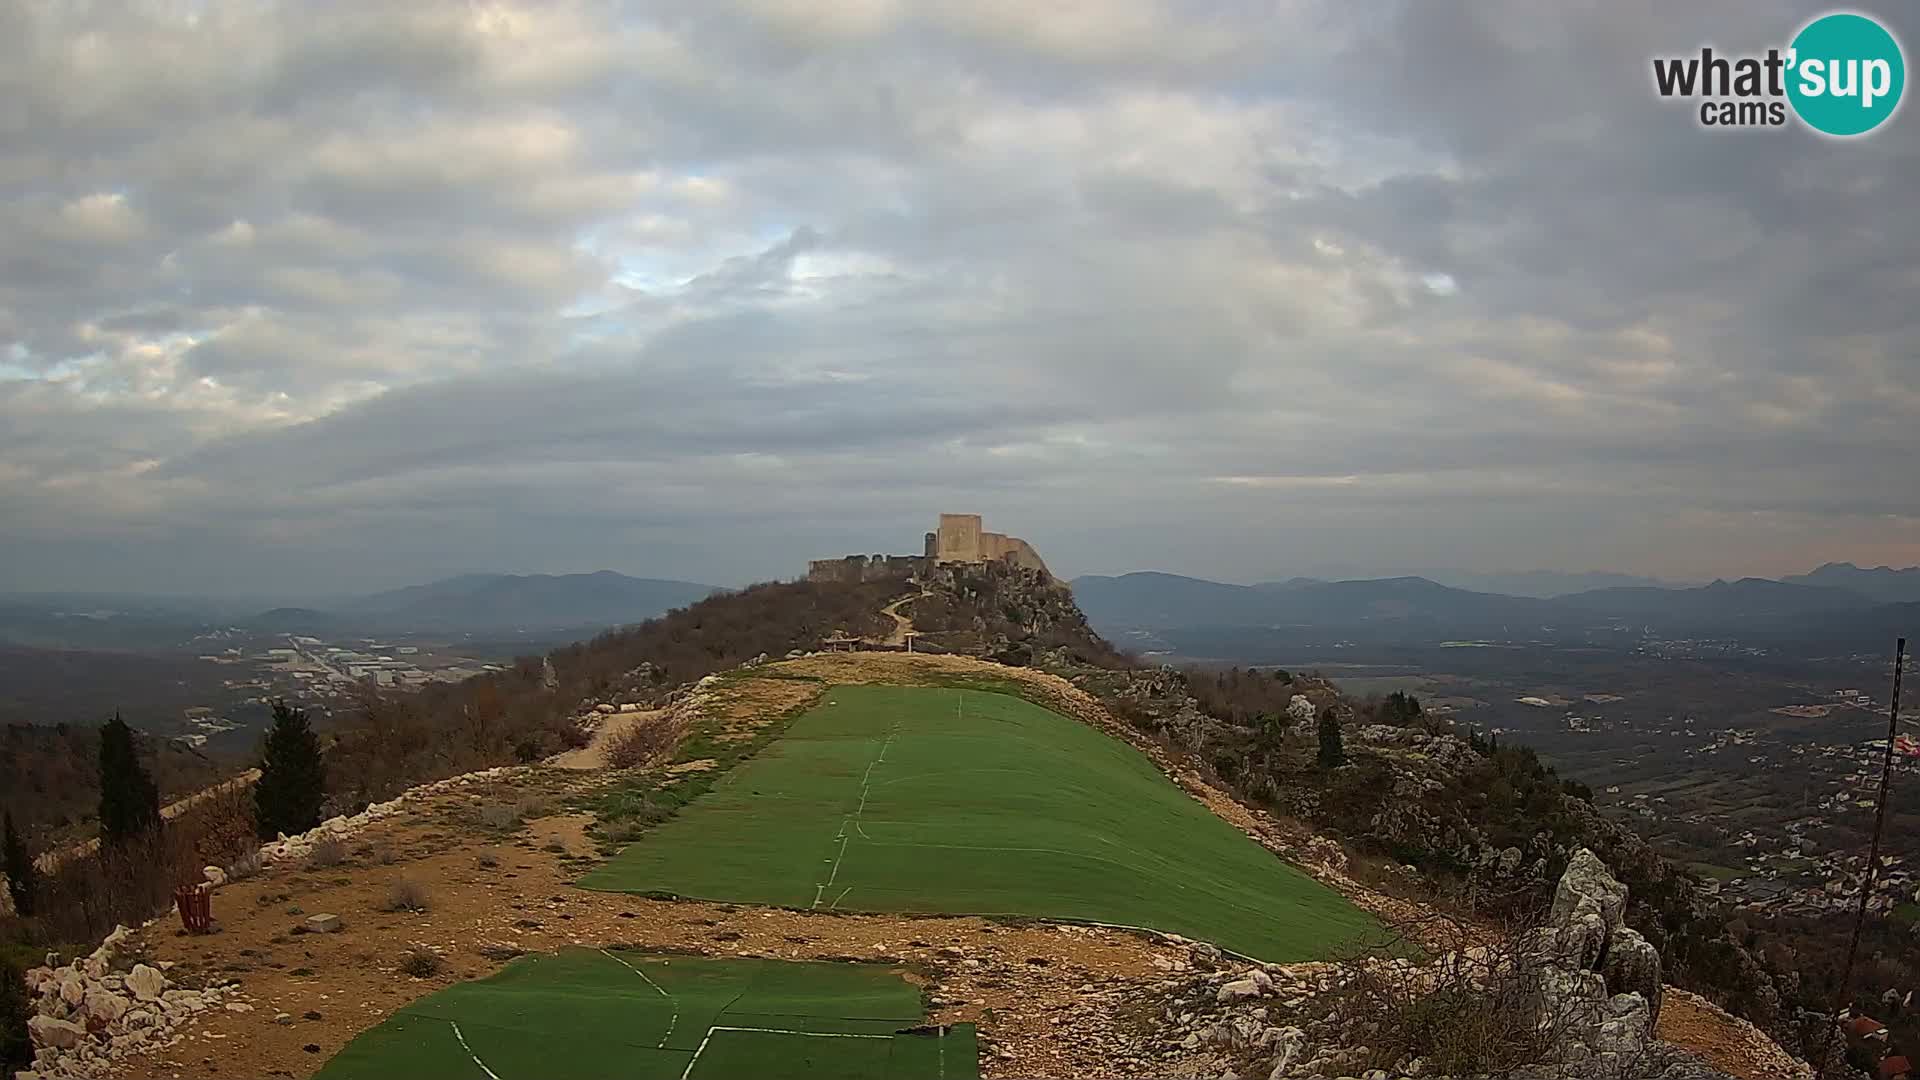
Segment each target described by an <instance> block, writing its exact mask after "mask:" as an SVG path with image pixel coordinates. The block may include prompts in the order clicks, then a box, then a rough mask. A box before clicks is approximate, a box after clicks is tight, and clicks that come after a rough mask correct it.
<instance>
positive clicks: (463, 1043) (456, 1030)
mask: <svg viewBox="0 0 1920 1080" xmlns="http://www.w3.org/2000/svg"><path fill="white" fill-rule="evenodd" d="M447 1026H448V1027H451V1028H452V1029H453V1037H454V1038H456V1039H459V1040H460V1049H462V1050H465V1051H466V1052H467V1056H468V1057H470V1058H472V1059H473V1063H474V1064H475V1065H478V1066H480V1071H481V1072H483V1073H486V1074H487V1075H488V1076H490V1077H492V1078H493V1080H500V1074H499V1073H497V1072H494V1071H493V1070H492V1069H489V1068H487V1063H486V1062H484V1061H481V1060H480V1055H479V1054H476V1053H474V1052H473V1047H471V1046H468V1045H467V1037H466V1036H465V1035H462V1034H460V1025H459V1024H456V1023H454V1022H453V1021H451V1020H449V1021H447Z"/></svg>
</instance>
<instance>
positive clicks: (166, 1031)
mask: <svg viewBox="0 0 1920 1080" xmlns="http://www.w3.org/2000/svg"><path fill="white" fill-rule="evenodd" d="M132 933H133V932H132V931H131V930H128V929H127V928H126V927H124V926H122V927H118V928H116V929H115V930H114V932H113V933H111V934H109V935H107V937H106V940H104V941H102V942H101V943H100V947H99V948H98V949H95V950H94V951H93V953H92V954H91V955H89V956H88V957H87V958H86V959H84V960H77V961H75V962H73V963H70V964H62V965H58V966H55V965H54V960H55V959H56V958H55V957H53V956H51V955H50V956H48V957H47V965H46V966H44V967H36V968H33V969H31V970H29V971H28V972H27V973H26V985H27V993H28V995H29V997H30V998H31V999H32V1001H33V1015H32V1016H31V1017H29V1018H28V1019H27V1030H28V1032H29V1033H30V1034H31V1035H32V1037H33V1045H34V1055H33V1067H32V1068H31V1069H27V1070H24V1071H22V1072H19V1073H16V1074H15V1077H16V1080H66V1078H69V1077H80V1078H88V1080H91V1078H105V1077H110V1076H113V1075H115V1074H116V1073H117V1072H118V1071H119V1070H118V1067H117V1065H116V1063H117V1062H118V1061H119V1060H120V1059H121V1058H124V1057H126V1056H127V1055H129V1054H133V1053H137V1052H140V1051H145V1050H156V1049H163V1048H165V1047H169V1046H172V1045H173V1044H175V1043H177V1042H179V1041H180V1035H179V1034H178V1033H177V1032H178V1029H179V1028H180V1027H181V1025H183V1024H185V1023H186V1022H187V1021H188V1020H189V1019H190V1018H191V1017H193V1016H194V1015H196V1014H198V1013H202V1012H205V1011H207V1010H209V1009H214V1008H221V1007H224V1008H226V1009H229V1010H232V1011H234V1012H246V1011H250V1010H251V1009H252V1008H253V1006H252V1005H250V1004H248V1003H247V1002H246V1001H244V1000H243V995H241V994H240V992H239V984H238V983H222V984H219V985H216V986H209V987H205V988H201V989H193V988H189V987H184V986H179V985H177V984H175V983H174V982H173V980H171V979H169V978H168V977H167V975H166V973H165V972H164V971H162V970H161V969H160V968H157V967H151V966H148V965H147V964H142V963H135V964H132V965H131V966H130V967H129V966H128V965H127V964H126V963H125V958H123V957H121V956H120V955H119V953H120V951H121V949H122V948H123V946H125V945H126V942H127V939H128V938H129V937H130V936H131V935H132Z"/></svg>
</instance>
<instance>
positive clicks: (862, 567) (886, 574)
mask: <svg viewBox="0 0 1920 1080" xmlns="http://www.w3.org/2000/svg"><path fill="white" fill-rule="evenodd" d="M926 567H927V560H926V559H925V558H922V557H921V556H919V555H848V556H847V557H846V558H844V559H814V560H813V561H811V562H809V563H807V580H808V581H814V582H844V583H848V584H857V583H859V582H863V581H891V580H893V579H896V578H909V577H913V576H914V575H916V574H919V573H921V572H922V571H924V570H925V569H926Z"/></svg>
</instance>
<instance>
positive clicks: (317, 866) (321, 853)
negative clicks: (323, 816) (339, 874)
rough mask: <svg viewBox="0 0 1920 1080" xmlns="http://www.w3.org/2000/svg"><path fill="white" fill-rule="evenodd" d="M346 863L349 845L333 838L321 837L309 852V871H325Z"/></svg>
mask: <svg viewBox="0 0 1920 1080" xmlns="http://www.w3.org/2000/svg"><path fill="white" fill-rule="evenodd" d="M346 861H347V845H345V844H343V843H341V842H340V841H339V840H338V839H337V838H335V837H331V836H323V837H321V838H320V839H319V840H317V841H315V842H314V845H313V850H311V851H309V852H307V869H309V870H325V869H328V868H329V867H334V866H339V865H340V864H341V863H343V862H346Z"/></svg>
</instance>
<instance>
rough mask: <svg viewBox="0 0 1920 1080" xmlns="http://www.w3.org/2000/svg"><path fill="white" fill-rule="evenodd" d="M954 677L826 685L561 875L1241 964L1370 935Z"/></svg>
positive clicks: (1101, 753)
mask: <svg viewBox="0 0 1920 1080" xmlns="http://www.w3.org/2000/svg"><path fill="white" fill-rule="evenodd" d="M993 681H994V682H998V680H993ZM968 682H969V683H971V684H972V685H965V686H951V685H949V686H936V687H927V686H911V685H899V684H870V683H863V684H837V685H832V686H829V687H828V688H827V692H826V693H825V694H824V695H823V696H821V697H820V698H818V699H816V701H815V702H814V703H813V704H812V705H811V706H810V707H807V708H804V709H803V710H800V711H799V712H798V715H788V716H783V717H782V718H781V722H780V723H778V724H777V725H769V730H768V732H767V737H766V739H765V742H764V743H763V744H762V745H761V746H760V747H756V749H755V753H753V754H751V755H749V754H742V755H740V756H739V757H738V758H737V759H736V760H735V762H734V763H733V767H732V768H730V769H729V770H728V771H727V773H726V774H725V776H726V778H725V781H724V785H722V784H720V783H718V782H716V783H711V784H708V785H707V786H706V787H705V789H704V790H703V792H702V793H701V794H700V796H699V797H697V798H693V799H690V800H688V801H687V803H686V804H685V805H684V806H683V807H682V810H683V812H681V813H677V814H675V815H674V816H673V818H672V819H670V820H667V821H664V822H662V823H661V824H660V825H659V827H658V828H656V829H653V830H650V832H649V833H648V835H647V836H645V837H644V838H642V839H641V840H640V841H638V842H636V843H634V844H631V845H628V846H627V847H625V848H623V849H622V850H621V851H620V852H619V853H617V854H616V855H615V856H613V858H611V859H610V860H608V861H607V862H605V863H603V864H602V865H601V866H599V867H597V868H596V869H594V870H592V871H590V872H589V873H588V874H587V875H586V876H584V877H583V878H581V879H580V880H579V881H578V882H577V883H576V884H577V885H578V886H579V887H581V888H585V889H591V890H599V891H607V892H623V893H644V894H649V895H663V894H664V895H670V896H676V897H686V898H691V899H703V900H709V901H713V902H721V903H747V904H758V905H764V906H770V907H781V908H788V909H792V910H816V911H844V912H887V913H891V914H898V915H902V916H905V917H914V916H927V917H934V916H941V915H964V916H977V917H984V918H996V919H1008V920H1015V919H1030V920H1036V921H1045V922H1065V923H1078V924H1082V925H1095V926H1110V927H1115V928H1118V929H1123V930H1130V931H1138V932H1145V933H1153V934H1163V935H1165V934H1174V935H1180V936H1185V937H1189V938H1198V939H1200V940H1206V941H1210V942H1214V943H1216V944H1218V945H1221V946H1222V947H1223V948H1225V949H1226V950H1228V951H1230V952H1232V953H1234V954H1235V955H1238V956H1241V957H1244V958H1247V959H1254V958H1261V959H1267V960H1278V961H1287V960H1295V959H1313V958H1320V957H1325V956H1328V955H1331V954H1332V953H1334V952H1335V951H1337V950H1338V949H1340V948H1341V947H1343V946H1346V945H1351V944H1362V943H1366V942H1368V941H1369V940H1370V939H1373V938H1375V937H1377V936H1378V934H1379V927H1378V924H1377V923H1376V922H1375V921H1374V920H1373V919H1372V917H1371V916H1369V915H1367V914H1366V913H1365V912H1363V911H1361V910H1360V909H1359V908H1357V907H1355V906H1353V905H1352V904H1351V903H1350V902H1349V901H1347V900H1346V899H1345V898H1344V897H1342V896H1340V895H1339V894H1338V893H1337V892H1335V891H1334V890H1332V889H1330V888H1328V887H1326V886H1324V885H1322V884H1320V883H1319V882H1318V881H1316V880H1314V879H1313V878H1312V877H1311V876H1310V875H1308V874H1306V873H1305V872H1304V871H1301V870H1299V869H1298V868H1296V867H1294V866H1292V865H1291V864H1289V863H1287V862H1285V860H1282V859H1280V858H1279V857H1278V856H1277V855H1275V854H1273V853H1272V852H1270V851H1268V850H1267V849H1266V848H1264V847H1262V846H1261V845H1260V844H1258V843H1257V842H1256V841H1254V840H1253V839H1252V838H1250V837H1248V836H1247V835H1246V834H1245V833H1243V832H1241V831H1240V830H1239V829H1237V828H1236V827H1234V826H1233V825H1232V824H1230V823H1228V822H1226V821H1224V820H1222V819H1221V818H1219V817H1218V816H1217V815H1215V814H1214V813H1213V812H1212V811H1211V810H1210V809H1208V808H1207V807H1206V806H1205V805H1204V804H1202V803H1200V802H1199V801H1198V800H1196V799H1194V798H1193V797H1192V796H1191V795H1190V794H1189V793H1188V792H1186V791H1185V790H1184V789H1183V788H1181V787H1180V786H1179V785H1178V784H1176V783H1175V782H1174V781H1173V780H1171V779H1170V778H1168V777H1167V776H1166V774H1165V773H1164V772H1162V771H1161V769H1160V768H1159V766H1158V765H1156V764H1154V763H1153V761H1152V760H1151V759H1150V758H1149V757H1148V756H1147V755H1145V754H1143V753H1141V752H1140V750H1139V749H1137V748H1136V747H1134V746H1132V745H1131V744H1129V743H1127V742H1126V741H1124V740H1121V739H1117V738H1115V737H1113V736H1112V735H1110V734H1108V733H1106V732H1104V731H1101V730H1100V729H1099V728H1097V727H1094V726H1092V725H1089V724H1086V723H1084V722H1082V721H1080V720H1077V719H1074V718H1072V717H1069V716H1066V715H1063V714H1061V713H1059V712H1057V711H1055V710H1054V709H1052V708H1050V707H1049V706H1048V705H1046V704H1044V703H1042V702H1038V701H1034V700H1032V699H1031V698H1028V697H1026V696H1025V695H1020V694H1005V693H1002V692H1001V691H1000V690H999V689H998V688H996V689H992V690H987V689H982V688H980V687H979V685H978V684H977V683H975V682H974V681H973V680H968ZM968 702H972V703H973V707H972V709H971V710H969V709H968V708H967V703H968ZM949 707H951V708H953V709H954V710H955V712H954V713H953V714H952V718H951V719H949V717H948V715H947V714H945V712H944V710H946V709H948V708H949ZM776 729H777V730H776ZM890 755H891V756H890ZM903 774H904V775H903ZM908 782H911V784H912V786H911V787H902V786H901V785H903V784H907V783H908ZM763 789H764V790H763ZM916 800H918V801H916ZM870 802H871V805H870ZM836 828H837V832H836V831H835V829H836ZM969 830H972V833H971V834H969V832H968V831H969ZM956 834H957V835H956ZM829 837H831V839H829ZM929 838H934V839H933V840H932V841H931V842H930V840H929ZM843 861H844V862H845V863H846V865H845V866H844V867H843V865H842V863H843ZM843 874H844V875H845V876H842V875H843Z"/></svg>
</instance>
